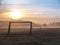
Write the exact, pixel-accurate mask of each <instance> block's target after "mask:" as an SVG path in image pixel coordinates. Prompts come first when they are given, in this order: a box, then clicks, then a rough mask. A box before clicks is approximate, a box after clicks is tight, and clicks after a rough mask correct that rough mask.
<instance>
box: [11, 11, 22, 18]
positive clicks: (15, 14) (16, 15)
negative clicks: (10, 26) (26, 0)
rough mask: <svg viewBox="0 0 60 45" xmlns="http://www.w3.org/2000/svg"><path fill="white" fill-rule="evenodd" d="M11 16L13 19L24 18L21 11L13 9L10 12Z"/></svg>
mask: <svg viewBox="0 0 60 45" xmlns="http://www.w3.org/2000/svg"><path fill="white" fill-rule="evenodd" d="M10 17H11V18H13V19H19V18H22V13H21V12H19V11H12V12H10Z"/></svg>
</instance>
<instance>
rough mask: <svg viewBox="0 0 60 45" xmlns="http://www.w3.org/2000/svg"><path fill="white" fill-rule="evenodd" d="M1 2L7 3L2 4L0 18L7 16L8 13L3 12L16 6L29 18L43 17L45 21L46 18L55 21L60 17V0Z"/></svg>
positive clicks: (8, 0)
mask: <svg viewBox="0 0 60 45" xmlns="http://www.w3.org/2000/svg"><path fill="white" fill-rule="evenodd" d="M0 1H1V0H0ZM1 3H2V4H3V5H4V4H6V5H4V6H3V5H1V6H0V18H1V19H0V20H3V18H6V15H2V13H6V12H9V11H10V10H12V9H15V8H16V9H19V10H20V11H22V12H24V15H27V18H28V17H31V18H32V17H33V18H35V17H36V19H37V20H40V18H42V19H43V21H44V19H50V20H54V21H59V19H60V0H2V1H1ZM12 4H13V5H12ZM14 4H15V5H14ZM6 9H7V10H6ZM36 19H35V20H36ZM38 22H39V21H38Z"/></svg>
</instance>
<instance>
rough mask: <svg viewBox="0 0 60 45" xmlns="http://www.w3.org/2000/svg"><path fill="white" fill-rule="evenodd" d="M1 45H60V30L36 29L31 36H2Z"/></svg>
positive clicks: (0, 36) (0, 35) (0, 37)
mask: <svg viewBox="0 0 60 45" xmlns="http://www.w3.org/2000/svg"><path fill="white" fill-rule="evenodd" d="M0 45H60V28H42V29H39V28H36V29H33V31H32V35H29V34H22V35H21V34H19V35H18V34H17V33H15V34H12V33H11V34H10V35H7V34H0Z"/></svg>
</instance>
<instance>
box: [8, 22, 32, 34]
mask: <svg viewBox="0 0 60 45" xmlns="http://www.w3.org/2000/svg"><path fill="white" fill-rule="evenodd" d="M12 23H29V25H30V28H29V34H30V35H31V34H32V22H28V21H21V22H9V26H8V35H9V34H10V31H11V24H12Z"/></svg>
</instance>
